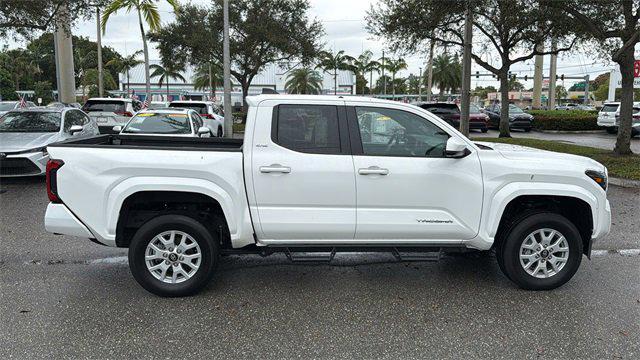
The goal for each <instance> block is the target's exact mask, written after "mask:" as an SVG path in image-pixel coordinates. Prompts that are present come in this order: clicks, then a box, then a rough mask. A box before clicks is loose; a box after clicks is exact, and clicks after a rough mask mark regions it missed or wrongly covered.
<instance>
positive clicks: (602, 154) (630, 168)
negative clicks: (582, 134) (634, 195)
mask: <svg viewBox="0 0 640 360" xmlns="http://www.w3.org/2000/svg"><path fill="white" fill-rule="evenodd" d="M473 140H474V141H487V142H499V143H507V144H514V145H522V146H528V147H532V148H536V149H543V150H549V151H555V152H561V153H567V154H574V155H580V156H586V157H589V158H592V159H594V160H596V161H598V162H600V163H601V164H603V165H604V166H606V167H607V169H609V176H612V177H617V178H624V179H632V180H640V155H635V154H634V155H626V156H618V155H615V154H614V153H613V152H612V151H610V150H604V149H597V148H592V147H589V146H580V145H573V144H566V143H562V142H558V141H549V140H538V139H523V138H475V139H473Z"/></svg>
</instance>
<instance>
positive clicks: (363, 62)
mask: <svg viewBox="0 0 640 360" xmlns="http://www.w3.org/2000/svg"><path fill="white" fill-rule="evenodd" d="M371 57H373V53H371V51H370V50H367V51H365V52H363V53H362V54H360V56H358V58H357V59H355V60H354V61H353V66H354V68H355V71H356V73H357V74H358V75H361V76H362V77H364V76H365V74H366V73H369V93H371V88H372V87H373V72H374V71H376V72H379V71H380V70H379V69H380V63H379V62H377V61H375V60H371ZM365 81H366V80H365ZM364 88H365V84H364V82H363V83H362V89H361V90H362V91H361V92H360V94H364ZM357 90H358V89H356V93H357V92H358V91H357Z"/></svg>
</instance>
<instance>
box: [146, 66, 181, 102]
mask: <svg viewBox="0 0 640 360" xmlns="http://www.w3.org/2000/svg"><path fill="white" fill-rule="evenodd" d="M150 67H151V69H153V72H152V73H151V77H156V76H159V77H160V79H158V86H159V87H162V84H166V85H167V99H166V100H167V101H169V80H171V79H177V80H181V81H182V82H186V81H187V80H185V78H184V76H182V74H180V73H181V72H183V71H184V66H181V65H178V64H176V63H174V62H168V63H167V62H165V61H164V60H163V61H162V65H157V64H153V65H151V66H150Z"/></svg>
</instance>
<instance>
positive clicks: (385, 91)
mask: <svg viewBox="0 0 640 360" xmlns="http://www.w3.org/2000/svg"><path fill="white" fill-rule="evenodd" d="M385 66H386V65H385V64H384V50H382V84H383V86H382V89H383V90H382V94H383V95H387V78H385V77H384V67H385Z"/></svg>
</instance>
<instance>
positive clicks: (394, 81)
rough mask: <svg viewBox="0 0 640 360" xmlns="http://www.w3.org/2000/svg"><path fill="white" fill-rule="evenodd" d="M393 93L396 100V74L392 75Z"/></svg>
mask: <svg viewBox="0 0 640 360" xmlns="http://www.w3.org/2000/svg"><path fill="white" fill-rule="evenodd" d="M391 93H392V94H393V100H395V99H396V73H391Z"/></svg>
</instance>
